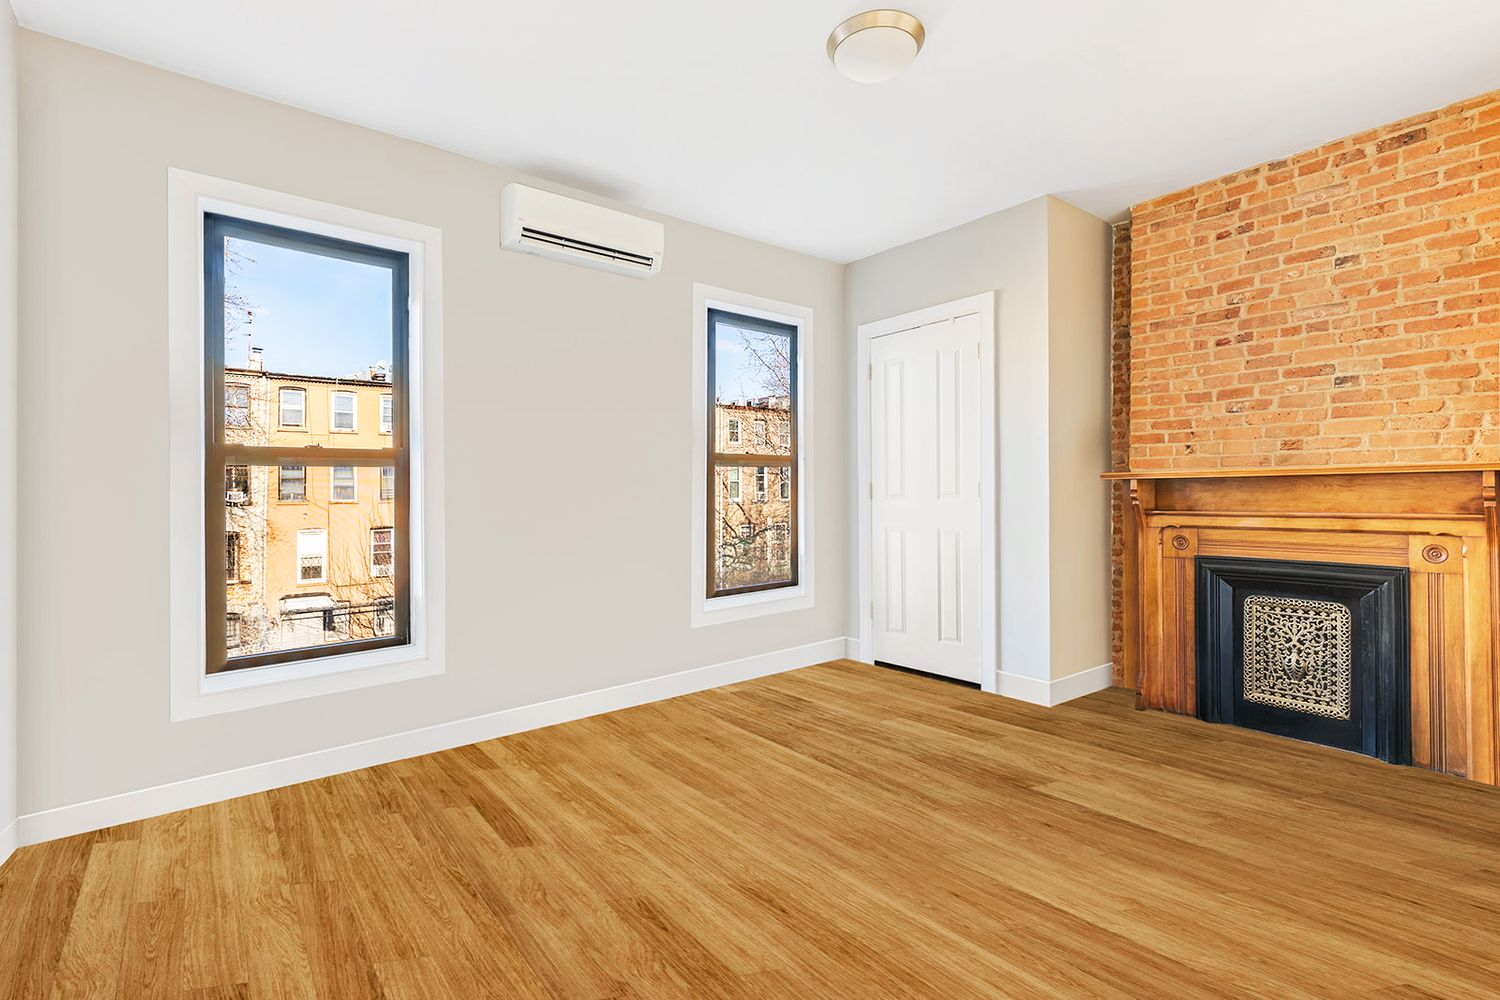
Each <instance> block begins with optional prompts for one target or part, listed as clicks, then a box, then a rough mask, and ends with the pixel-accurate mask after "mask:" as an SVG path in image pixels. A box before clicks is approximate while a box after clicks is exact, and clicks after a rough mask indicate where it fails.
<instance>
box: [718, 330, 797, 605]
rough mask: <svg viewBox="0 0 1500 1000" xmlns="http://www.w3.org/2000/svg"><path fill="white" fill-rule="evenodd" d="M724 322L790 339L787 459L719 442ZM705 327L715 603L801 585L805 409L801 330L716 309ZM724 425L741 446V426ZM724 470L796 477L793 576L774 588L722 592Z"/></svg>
mask: <svg viewBox="0 0 1500 1000" xmlns="http://www.w3.org/2000/svg"><path fill="white" fill-rule="evenodd" d="M720 322H724V323H725V324H726V325H729V326H732V327H734V328H736V329H741V330H751V331H760V332H763V333H768V334H772V335H775V336H782V337H787V338H789V340H790V345H789V347H790V349H789V351H788V356H789V362H790V371H789V372H788V374H789V376H790V380H789V384H790V387H791V398H790V399H789V400H788V401H787V407H788V408H787V412H786V416H785V426H786V431H785V432H784V435H783V436H785V437H786V438H787V439H788V440H789V446H788V454H782V455H769V454H760V453H754V454H737V453H729V452H724V451H720V450H719V447H718V442H719V440H720V438H719V421H720V415H719V412H718V405H717V404H718V400H717V398H716V396H717V392H716V390H717V386H718V378H717V371H716V369H717V365H718V358H717V354H718V351H717V344H718V336H719V324H720ZM706 326H707V330H708V345H707V346H708V353H707V358H708V372H707V379H706V384H707V390H708V391H707V397H708V398H707V400H706V401H705V402H706V404H707V406H708V442H707V449H708V489H707V497H706V499H707V508H708V510H707V517H706V518H705V520H704V528H705V533H706V536H707V537H706V539H705V545H704V554H705V557H706V558H705V567H704V572H705V580H704V593H705V595H706V597H707V598H708V599H710V600H711V599H713V598H716V597H732V596H734V595H736V594H750V593H757V592H760V591H766V590H784V589H790V588H793V587H796V586H798V585H799V584H800V582H801V573H802V566H801V553H800V551H799V550H800V546H799V544H798V540H799V534H798V528H797V522H798V505H799V499H798V491H797V479H798V476H799V475H800V463H799V458H798V456H799V453H800V448H799V446H798V445H799V439H798V430H797V427H798V425H797V417H798V410H799V403H800V400H799V396H800V393H801V387H802V382H801V375H800V371H799V365H798V360H799V356H800V352H801V340H800V337H801V330H800V329H799V328H798V327H797V326H795V325H793V324H790V323H782V322H777V321H775V320H765V319H758V318H756V317H752V316H746V315H744V314H741V313H735V312H732V311H729V310H723V309H715V308H710V309H709V310H708V322H707V324H706ZM724 421H725V424H726V432H725V440H726V442H727V443H730V444H735V443H739V441H738V440H729V433H728V431H729V428H732V427H734V425H735V424H737V423H739V420H738V418H734V417H725V418H724ZM756 424H757V425H758V426H757V427H756V428H755V436H756V438H757V443H758V444H759V445H761V446H762V447H764V445H765V443H766V425H765V422H764V421H763V420H757V421H756ZM742 437H743V433H741V434H739V435H736V438H737V439H738V438H742ZM724 466H731V467H733V468H735V469H737V470H738V471H739V473H740V477H739V478H740V479H743V476H744V469H746V468H760V467H763V466H776V467H778V468H786V469H788V470H790V471H791V477H790V478H791V485H790V487H789V488H788V491H789V496H788V497H787V500H788V506H787V520H788V525H787V539H788V543H789V549H790V551H789V554H788V564H789V568H790V572H789V573H788V575H787V578H786V579H785V580H775V581H772V582H769V583H763V584H757V585H754V586H749V587H726V588H719V587H718V570H719V545H720V535H719V532H720V531H721V530H722V527H723V526H722V524H721V521H720V517H719V511H718V483H717V477H718V470H719V469H720V468H722V467H724ZM731 490H733V492H730V491H731ZM757 492H758V495H757V497H756V501H757V502H759V501H763V500H766V499H768V497H767V496H766V495H761V494H759V491H757ZM743 496H744V490H743V489H742V488H738V487H737V486H736V480H735V479H733V478H731V479H730V480H729V487H728V488H726V499H729V500H735V501H740V500H741V499H742V498H743Z"/></svg>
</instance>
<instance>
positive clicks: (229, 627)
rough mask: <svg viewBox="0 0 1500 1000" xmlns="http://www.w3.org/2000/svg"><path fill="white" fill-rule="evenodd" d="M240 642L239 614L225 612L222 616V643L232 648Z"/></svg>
mask: <svg viewBox="0 0 1500 1000" xmlns="http://www.w3.org/2000/svg"><path fill="white" fill-rule="evenodd" d="M239 644H240V616H239V615H237V614H233V613H230V614H227V615H225V616H224V645H226V646H228V647H229V648H230V649H234V648H235V647H236V646H238V645H239Z"/></svg>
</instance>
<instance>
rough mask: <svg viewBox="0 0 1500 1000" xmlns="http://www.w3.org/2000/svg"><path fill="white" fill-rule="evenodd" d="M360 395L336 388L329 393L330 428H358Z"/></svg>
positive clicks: (344, 429) (338, 429)
mask: <svg viewBox="0 0 1500 1000" xmlns="http://www.w3.org/2000/svg"><path fill="white" fill-rule="evenodd" d="M358 412H359V396H358V395H356V394H355V393H352V392H345V391H343V390H335V391H333V392H331V393H329V394H328V429H329V430H334V431H355V430H358V429H359V428H358V423H357V420H358V417H357V414H358Z"/></svg>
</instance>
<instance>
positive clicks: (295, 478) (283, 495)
mask: <svg viewBox="0 0 1500 1000" xmlns="http://www.w3.org/2000/svg"><path fill="white" fill-rule="evenodd" d="M290 469H296V470H297V471H296V472H294V473H292V474H291V475H287V472H288V470H290ZM276 499H277V500H278V501H280V502H281V503H304V502H305V501H306V500H307V466H305V465H278V466H277V467H276Z"/></svg>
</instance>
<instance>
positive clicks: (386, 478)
mask: <svg viewBox="0 0 1500 1000" xmlns="http://www.w3.org/2000/svg"><path fill="white" fill-rule="evenodd" d="M380 499H382V500H394V499H396V467H395V466H394V465H386V466H382V467H381V470H380Z"/></svg>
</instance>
